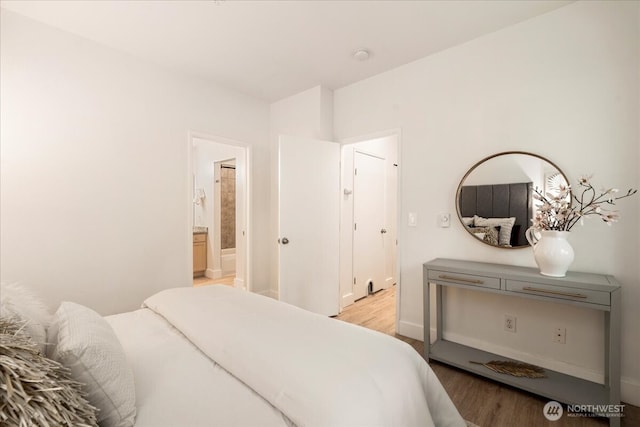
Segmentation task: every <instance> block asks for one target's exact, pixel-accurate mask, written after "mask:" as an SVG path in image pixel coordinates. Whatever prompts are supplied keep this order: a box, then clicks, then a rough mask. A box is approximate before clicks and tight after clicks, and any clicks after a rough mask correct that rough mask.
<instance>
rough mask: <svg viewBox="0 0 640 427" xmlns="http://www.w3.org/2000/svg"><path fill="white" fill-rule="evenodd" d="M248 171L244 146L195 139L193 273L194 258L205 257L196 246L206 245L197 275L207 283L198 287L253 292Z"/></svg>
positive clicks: (210, 138) (222, 140) (211, 138)
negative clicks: (227, 286) (223, 286)
mask: <svg viewBox="0 0 640 427" xmlns="http://www.w3.org/2000/svg"><path fill="white" fill-rule="evenodd" d="M248 170H249V148H248V146H246V145H245V144H243V143H240V142H237V141H232V140H229V139H226V138H221V137H215V136H203V135H198V136H195V135H192V136H191V171H192V191H193V203H192V209H193V210H192V224H193V236H194V260H193V261H194V273H195V272H196V261H197V260H196V259H195V255H196V254H201V252H196V250H195V247H196V246H195V245H202V244H203V243H202V241H203V240H204V241H205V245H206V263H205V266H204V268H202V267H199V268H200V269H202V273H200V274H196V275H200V276H204V277H202V278H198V279H194V284H198V285H203V284H212V283H222V284H231V285H233V286H234V287H239V288H244V289H249V278H248V268H247V266H248V265H249V260H248V254H249V250H248V242H249V239H248V224H249V179H248V178H249V174H248ZM196 233H197V234H196ZM196 236H197V237H196ZM203 236H206V238H204V237H203ZM196 241H197V243H196ZM200 256H202V255H200ZM198 271H200V270H198Z"/></svg>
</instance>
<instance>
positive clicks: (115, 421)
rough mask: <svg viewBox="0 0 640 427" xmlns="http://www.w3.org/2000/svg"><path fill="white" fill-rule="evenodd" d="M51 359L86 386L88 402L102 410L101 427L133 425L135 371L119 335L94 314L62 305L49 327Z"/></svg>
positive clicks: (72, 304) (82, 308) (85, 309)
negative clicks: (64, 367)
mask: <svg viewBox="0 0 640 427" xmlns="http://www.w3.org/2000/svg"><path fill="white" fill-rule="evenodd" d="M48 338H49V341H50V342H51V343H53V347H52V349H51V352H50V357H51V358H52V359H54V360H57V361H58V362H60V363H62V364H63V365H64V366H66V367H67V368H69V369H70V370H71V376H72V378H73V379H74V380H76V381H78V382H80V383H82V384H84V387H83V391H84V392H85V393H86V397H87V400H89V402H90V403H91V404H92V405H93V406H95V407H96V408H98V409H99V412H98V415H97V418H98V423H99V424H100V426H101V427H130V426H133V423H134V420H135V415H136V407H135V388H134V384H133V372H132V371H131V367H130V366H129V364H128V362H127V358H126V355H125V353H124V350H123V349H122V345H121V344H120V341H118V338H117V337H116V334H115V333H114V332H113V329H111V326H110V325H109V324H108V323H107V321H106V320H104V318H102V317H101V316H100V315H99V314H98V313H96V312H95V311H93V310H91V309H89V308H87V307H84V306H82V305H79V304H74V303H72V302H63V303H62V304H60V307H59V308H58V310H57V311H56V314H55V315H54V319H53V322H52V323H51V327H50V328H49V334H48Z"/></svg>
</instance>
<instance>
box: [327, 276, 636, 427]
mask: <svg viewBox="0 0 640 427" xmlns="http://www.w3.org/2000/svg"><path fill="white" fill-rule="evenodd" d="M395 291H396V287H395V286H393V287H391V288H389V289H385V290H383V291H380V292H378V293H376V294H374V295H370V296H368V297H367V298H363V299H361V300H359V301H357V302H356V303H355V304H352V305H350V306H349V307H347V308H346V309H345V310H344V311H343V312H342V313H340V314H339V315H338V316H336V318H337V319H340V320H343V321H345V322H349V323H355V324H357V325H361V326H364V327H366V328H369V329H374V330H377V331H380V332H383V333H385V334H388V335H392V336H395V337H396V338H398V339H401V340H403V341H405V342H407V343H409V344H411V346H413V348H415V349H416V351H417V352H418V353H420V355H422V354H423V351H424V344H423V343H422V341H418V340H414V339H411V338H407V337H403V336H400V335H397V334H396V333H395V317H396V302H395ZM429 364H430V365H431V368H432V369H433V371H434V372H435V373H436V375H437V376H438V378H439V379H440V382H441V383H442V385H443V386H444V388H445V389H446V390H447V393H449V396H450V397H451V400H452V401H453V403H454V404H455V405H456V407H457V408H458V411H460V414H461V415H462V417H463V418H464V419H466V420H468V421H471V422H473V423H475V424H477V425H479V426H481V427H502V426H505V427H512V426H517V427H538V426H554V427H556V426H557V427H565V426H576V427H577V426H580V427H591V426H606V425H608V422H607V420H606V419H604V418H572V417H567V416H566V415H565V416H563V417H562V418H561V419H560V420H558V421H555V422H550V421H547V420H546V418H544V416H543V415H542V408H543V407H544V405H545V404H546V403H547V402H548V401H549V399H546V398H543V397H540V396H536V395H533V394H530V393H526V392H524V391H521V390H518V389H515V388H511V387H509V386H505V385H503V384H500V383H497V382H495V381H491V380H487V379H485V378H483V377H480V376H477V375H473V374H470V373H467V372H465V371H462V370H459V369H456V368H452V367H450V366H447V365H444V364H441V363H437V362H430V363H429ZM565 409H566V408H565ZM624 413H625V417H624V418H622V425H623V426H640V408H638V407H636V406H631V405H627V406H626V407H625V411H624Z"/></svg>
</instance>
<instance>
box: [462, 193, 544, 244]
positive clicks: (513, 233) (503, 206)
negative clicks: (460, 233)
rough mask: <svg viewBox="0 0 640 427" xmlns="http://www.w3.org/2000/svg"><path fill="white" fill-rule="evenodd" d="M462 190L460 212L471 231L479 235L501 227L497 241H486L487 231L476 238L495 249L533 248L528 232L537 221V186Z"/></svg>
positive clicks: (468, 229)
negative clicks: (535, 201)
mask: <svg viewBox="0 0 640 427" xmlns="http://www.w3.org/2000/svg"><path fill="white" fill-rule="evenodd" d="M459 191H460V193H459V195H458V213H459V214H460V217H461V218H462V220H463V222H464V223H465V225H466V226H467V231H469V232H470V233H472V234H475V233H476V231H478V229H479V228H486V227H496V226H497V227H498V228H499V230H498V235H499V238H498V241H497V242H493V241H489V239H487V238H485V237H487V236H486V235H485V234H484V232H486V230H480V231H482V232H483V234H482V237H480V236H476V237H479V238H480V240H484V241H485V242H487V243H490V244H493V245H494V246H503V247H523V246H526V247H528V246H529V243H528V242H527V238H526V235H525V233H526V231H527V229H528V228H529V227H530V226H531V219H532V218H533V204H532V200H533V197H532V196H533V183H531V182H521V183H511V184H493V185H464V186H461V187H460V190H459ZM467 219H468V221H467Z"/></svg>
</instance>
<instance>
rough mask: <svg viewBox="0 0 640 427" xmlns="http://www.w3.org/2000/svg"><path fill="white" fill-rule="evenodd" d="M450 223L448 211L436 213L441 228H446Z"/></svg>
mask: <svg viewBox="0 0 640 427" xmlns="http://www.w3.org/2000/svg"><path fill="white" fill-rule="evenodd" d="M450 224H451V214H450V213H440V214H438V226H439V227H442V228H447V227H449V225H450Z"/></svg>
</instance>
